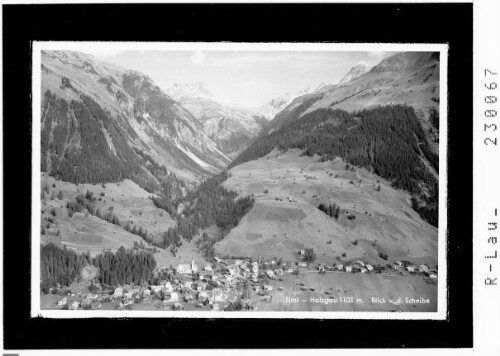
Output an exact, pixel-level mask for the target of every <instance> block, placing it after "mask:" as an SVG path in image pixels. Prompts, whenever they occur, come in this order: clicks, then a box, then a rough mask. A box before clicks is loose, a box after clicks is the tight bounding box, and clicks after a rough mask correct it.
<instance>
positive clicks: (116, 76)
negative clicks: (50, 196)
mask: <svg viewBox="0 0 500 356" xmlns="http://www.w3.org/2000/svg"><path fill="white" fill-rule="evenodd" d="M41 124H42V171H45V172H49V173H50V174H51V175H53V176H55V177H58V178H60V179H63V180H66V181H72V182H76V183H84V182H85V183H96V182H105V181H116V180H121V179H126V178H130V179H133V180H135V181H137V182H143V183H144V184H146V183H145V182H148V183H147V184H151V185H153V186H154V185H155V184H159V182H158V179H157V176H155V172H156V173H157V172H158V171H163V172H164V170H165V168H166V170H167V171H168V173H169V174H170V173H174V174H175V175H176V176H178V177H180V178H183V179H185V180H187V181H198V180H200V179H201V178H203V177H206V176H208V175H210V174H213V173H216V172H219V171H221V170H222V169H223V168H224V167H225V166H226V165H227V164H228V163H229V161H230V159H229V158H228V157H227V156H226V155H225V154H224V153H223V152H221V151H220V150H219V149H218V148H217V144H216V143H215V142H214V141H213V140H212V139H211V138H210V137H209V136H208V135H207V134H206V133H205V131H204V129H203V126H202V125H201V124H200V123H199V122H198V120H197V119H196V118H195V117H194V116H193V115H192V114H191V113H190V112H189V111H188V110H186V109H185V108H184V107H183V106H182V105H180V104H179V103H178V102H177V101H175V100H174V99H172V98H171V97H170V96H168V95H167V94H165V93H164V92H163V91H162V90H161V89H160V88H159V87H158V86H157V85H155V83H154V82H153V81H152V80H151V79H150V78H149V77H148V76H147V75H145V74H142V73H139V72H136V71H131V70H126V69H123V68H121V67H118V66H115V65H112V64H109V63H104V62H100V61H97V60H96V59H95V58H94V57H93V56H91V55H87V54H83V53H78V52H70V51H44V52H43V53H42V120H41ZM162 166H164V167H162Z"/></svg>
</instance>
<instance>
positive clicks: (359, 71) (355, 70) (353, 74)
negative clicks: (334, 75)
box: [337, 63, 370, 86]
mask: <svg viewBox="0 0 500 356" xmlns="http://www.w3.org/2000/svg"><path fill="white" fill-rule="evenodd" d="M369 70H370V67H369V66H368V65H367V64H366V63H359V64H357V65H355V66H354V67H352V68H351V70H350V71H349V72H348V73H347V74H346V75H345V76H344V77H343V78H342V79H341V80H340V82H339V83H338V84H337V85H338V86H341V85H344V84H346V83H349V82H350V81H351V80H354V79H356V78H359V77H361V76H362V75H363V74H365V73H366V72H368V71H369Z"/></svg>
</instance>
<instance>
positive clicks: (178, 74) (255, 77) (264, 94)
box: [90, 49, 396, 107]
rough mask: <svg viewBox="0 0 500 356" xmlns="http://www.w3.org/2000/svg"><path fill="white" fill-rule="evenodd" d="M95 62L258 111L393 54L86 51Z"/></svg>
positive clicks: (158, 83) (165, 84)
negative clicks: (199, 88) (198, 87)
mask: <svg viewBox="0 0 500 356" xmlns="http://www.w3.org/2000/svg"><path fill="white" fill-rule="evenodd" d="M90 53H91V54H92V55H94V57H96V58H97V59H98V60H103V61H106V62H109V63H113V64H117V65H119V66H122V67H124V68H125V69H132V70H136V71H139V72H143V73H144V74H146V75H148V76H149V77H150V78H151V79H152V80H153V81H154V82H155V84H157V85H158V86H159V87H160V88H162V89H166V88H168V87H170V86H172V85H173V84H174V83H193V82H202V83H204V84H205V87H206V89H208V90H209V91H210V92H211V93H212V95H213V97H214V98H216V99H218V100H220V101H223V102H227V103H232V104H236V105H239V106H242V107H258V106H260V105H262V104H264V103H266V102H267V101H269V100H271V99H273V98H276V97H279V96H281V95H283V94H285V93H291V94H293V93H296V92H298V91H299V90H303V89H305V88H307V87H309V88H316V87H318V85H320V84H321V83H326V84H337V83H338V82H339V80H340V79H342V77H343V76H344V75H345V74H346V73H347V72H348V71H349V70H350V69H351V68H352V67H353V66H355V65H356V64H358V63H360V62H364V63H366V64H368V65H370V66H373V65H375V64H377V63H379V62H380V61H381V60H382V59H383V58H385V57H388V56H390V55H393V54H395V53H396V52H380V51H379V52H373V51H371V52H369V51H366V52H361V51H359V52H352V51H351V52H339V51H322V52H319V51H314V52H313V51H222V50H219V51H214V50H210V51H209V50H207V51H192V50H190V51H188V50H185V51H179V50H176V51H172V50H169V51H159V50H155V51H139V50H137V51H130V50H127V51H119V50H105V49H100V50H94V51H90Z"/></svg>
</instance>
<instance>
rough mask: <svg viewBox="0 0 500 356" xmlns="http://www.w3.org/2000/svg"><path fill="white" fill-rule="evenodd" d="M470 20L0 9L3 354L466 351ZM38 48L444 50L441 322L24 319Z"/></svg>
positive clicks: (459, 12) (373, 9) (185, 8)
mask: <svg viewBox="0 0 500 356" xmlns="http://www.w3.org/2000/svg"><path fill="white" fill-rule="evenodd" d="M472 9H473V6H472V4H471V3H460V4H451V3H448V4H443V3H433V4H429V3H428V4H217V5H213V4H190V5H187V4H168V5H165V4H144V5H134V4H126V5H119V4H101V5H99V4H95V5H88V4H86V5H47V4H45V5H4V6H3V79H4V81H3V104H4V118H3V125H4V132H3V135H4V136H3V138H4V157H3V158H4V161H3V162H4V173H5V174H4V202H5V203H7V209H5V205H4V246H3V252H4V276H3V277H4V279H3V281H4V304H3V308H4V347H5V348H6V349H64V348H70V349H88V348H91V349H106V348H112V349H117V348H298V347H300V348H379V347H381V348H397V347H410V348H414V347H419V348H420V347H433V348H436V347H439V348H441V347H443V348H455V347H461V348H463V347H472V213H471V211H472V210H471V207H472V142H473V140H472V33H473V32H472ZM37 40H40V41H95V40H99V41H159V42H160V41H183V42H184V41H185V42H191V41H196V42H199V41H206V42H216V41H229V42H389V43H400V42H401V43H447V44H449V65H448V89H449V112H448V117H449V121H448V125H449V126H448V133H449V161H448V165H449V167H448V180H449V184H448V195H449V208H448V209H449V212H448V213H449V248H448V263H449V264H448V268H449V272H450V273H449V274H448V276H449V277H448V281H449V289H448V291H449V300H448V301H449V317H448V320H446V321H425V320H422V321H396V320H392V321H387V320H386V321H384V320H290V319H284V320H276V319H158V318H153V319H135V318H133V319H76V320H74V319H69V320H68V319H63V320H50V319H43V318H34V319H32V318H30V285H31V283H30V268H31V267H30V266H31V261H30V244H31V242H30V223H31V216H30V211H31V169H32V166H31V121H30V119H31V116H32V111H31V108H32V106H31V105H32V104H31V44H32V41H37ZM35 105H38V103H35ZM37 168H38V167H35V169H37ZM22 187H24V188H22ZM13 221H16V223H11V222H13ZM255 332H257V333H258V335H254V334H253V333H255Z"/></svg>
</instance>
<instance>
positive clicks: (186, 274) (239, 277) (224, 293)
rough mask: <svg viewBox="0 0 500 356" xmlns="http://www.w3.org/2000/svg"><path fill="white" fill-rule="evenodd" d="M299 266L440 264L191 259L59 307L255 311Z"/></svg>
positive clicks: (365, 268)
mask: <svg viewBox="0 0 500 356" xmlns="http://www.w3.org/2000/svg"><path fill="white" fill-rule="evenodd" d="M300 252H302V251H300ZM301 268H309V269H310V270H317V271H318V272H319V273H325V272H326V271H337V272H351V273H371V272H375V273H383V272H387V270H388V269H390V270H397V271H407V272H409V273H411V274H416V273H420V274H423V275H425V276H427V277H430V278H437V267H436V268H435V269H431V268H429V267H428V266H426V265H424V264H422V265H420V266H413V265H411V264H410V263H409V262H407V261H398V262H396V263H394V264H392V265H391V264H388V265H386V266H379V265H370V264H368V263H364V262H363V261H354V262H349V263H346V264H340V263H337V264H316V265H312V264H308V263H307V262H293V263H292V262H288V261H285V262H284V261H282V260H281V259H276V258H275V259H267V260H265V259H260V260H256V261H254V260H251V259H229V260H223V259H221V258H218V257H214V259H213V261H212V262H211V263H206V264H205V265H204V266H201V267H198V266H197V264H196V263H195V262H194V260H192V261H191V263H186V264H180V265H178V266H177V267H176V268H173V267H162V268H159V269H158V270H157V272H156V273H157V276H161V279H160V280H159V281H158V282H157V283H156V284H154V285H141V286H137V285H135V286H134V285H122V286H117V287H115V288H114V289H112V288H107V289H105V288H103V287H102V286H101V285H99V284H98V283H94V284H93V286H94V288H93V292H92V293H88V294H86V295H79V296H78V297H80V298H79V300H80V301H74V300H73V301H71V302H69V301H68V297H67V296H64V297H63V298H62V299H61V300H59V302H58V306H59V307H62V308H67V309H71V310H76V309H87V310H92V309H99V308H101V307H102V304H103V303H107V302H115V305H116V308H117V309H123V308H127V307H128V306H131V305H133V304H136V303H141V302H151V303H153V302H155V303H157V305H158V303H160V302H161V303H162V304H163V308H168V309H170V310H183V309H185V308H186V307H187V304H191V305H192V306H194V307H195V308H204V309H211V310H224V309H226V307H227V306H228V305H230V304H232V303H235V302H237V301H241V302H242V304H243V306H244V310H255V309H256V301H259V300H261V301H271V298H272V297H271V292H272V291H273V286H272V285H271V284H270V283H269V281H270V280H278V281H283V278H284V276H285V274H296V273H297V272H298V271H299V270H300V269H301ZM157 279H158V278H157ZM277 288H278V290H281V289H282V287H277ZM249 290H253V291H254V293H252V294H255V298H251V297H250V295H249V294H250V293H249ZM72 296H74V294H72ZM71 299H74V298H71ZM161 303H160V304H161ZM191 309H192V308H191Z"/></svg>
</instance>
